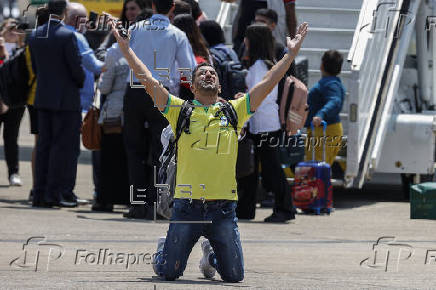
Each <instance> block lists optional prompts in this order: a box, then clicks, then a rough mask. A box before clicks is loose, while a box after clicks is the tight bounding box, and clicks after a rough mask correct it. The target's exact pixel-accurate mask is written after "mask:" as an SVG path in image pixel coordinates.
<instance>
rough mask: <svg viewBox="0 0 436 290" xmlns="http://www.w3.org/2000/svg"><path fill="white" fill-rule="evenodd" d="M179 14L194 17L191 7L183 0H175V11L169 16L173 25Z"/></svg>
mask: <svg viewBox="0 0 436 290" xmlns="http://www.w3.org/2000/svg"><path fill="white" fill-rule="evenodd" d="M179 14H190V15H192V8H191V5H189V4H188V3H186V2H185V1H183V0H174V11H173V12H172V13H171V14H170V15H169V19H170V21H171V23H173V20H174V17H176V16H177V15H179Z"/></svg>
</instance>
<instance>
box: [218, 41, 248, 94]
mask: <svg viewBox="0 0 436 290" xmlns="http://www.w3.org/2000/svg"><path fill="white" fill-rule="evenodd" d="M210 53H211V54H212V57H213V61H214V66H215V69H216V71H217V74H218V78H219V80H220V84H221V93H220V97H222V98H223V99H226V100H229V99H233V96H234V95H236V94H237V93H240V92H245V91H246V88H247V87H246V85H245V76H246V75H247V70H246V69H244V67H243V65H242V64H241V62H240V61H239V60H238V59H232V57H231V55H230V54H229V53H228V52H227V51H226V49H224V48H217V47H215V48H210Z"/></svg>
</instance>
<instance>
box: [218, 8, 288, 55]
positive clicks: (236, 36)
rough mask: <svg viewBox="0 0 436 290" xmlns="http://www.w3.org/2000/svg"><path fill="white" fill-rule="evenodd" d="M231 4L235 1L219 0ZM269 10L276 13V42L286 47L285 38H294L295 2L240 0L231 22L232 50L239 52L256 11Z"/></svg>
mask: <svg viewBox="0 0 436 290" xmlns="http://www.w3.org/2000/svg"><path fill="white" fill-rule="evenodd" d="M221 1H222V2H230V3H233V2H235V1H236V0H221ZM262 8H269V9H272V10H275V11H276V12H277V13H278V25H277V28H276V29H274V33H273V34H274V37H275V39H276V40H277V41H279V42H281V43H282V44H283V45H286V36H288V35H290V36H291V37H294V35H295V31H296V28H297V17H296V14H295V0H240V2H239V7H238V12H237V14H236V18H235V20H234V22H233V33H232V34H233V48H234V49H235V51H239V49H240V46H241V45H242V44H243V40H244V35H245V30H246V29H247V26H248V25H250V24H251V23H252V22H253V20H254V18H255V12H256V10H258V9H262Z"/></svg>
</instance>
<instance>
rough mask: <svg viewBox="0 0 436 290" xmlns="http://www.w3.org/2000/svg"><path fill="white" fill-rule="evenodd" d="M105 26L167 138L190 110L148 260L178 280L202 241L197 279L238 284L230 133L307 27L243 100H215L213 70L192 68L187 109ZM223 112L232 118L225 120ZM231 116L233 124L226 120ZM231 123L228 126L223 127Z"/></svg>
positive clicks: (268, 87) (233, 135)
mask: <svg viewBox="0 0 436 290" xmlns="http://www.w3.org/2000/svg"><path fill="white" fill-rule="evenodd" d="M111 25H112V31H113V34H114V36H115V37H116V39H117V41H118V44H119V47H120V50H121V51H122V53H123V55H124V57H125V58H126V60H127V62H128V63H129V66H130V68H131V69H132V70H133V72H134V73H135V75H136V76H137V77H138V79H139V80H140V82H141V84H142V85H144V86H145V89H146V90H147V92H148V94H149V95H150V99H152V100H153V102H154V105H155V106H156V107H157V108H159V109H160V112H161V113H162V114H163V115H164V116H165V118H166V119H167V120H168V122H169V124H170V125H171V128H172V129H173V132H176V131H178V130H177V127H178V126H177V124H178V123H179V122H178V120H179V118H180V114H181V112H182V110H183V108H182V107H184V108H186V107H189V108H191V114H190V118H189V119H184V120H185V122H184V125H183V127H182V128H183V130H182V133H181V135H180V137H179V138H178V140H176V143H175V146H176V159H177V175H176V186H175V195H174V204H173V208H172V215H171V221H172V222H171V223H170V225H169V230H168V233H167V237H166V238H160V239H159V241H158V247H157V253H156V254H155V255H154V257H153V269H154V271H155V272H156V273H157V274H158V275H159V276H161V277H163V278H164V279H165V280H175V279H177V278H178V277H180V276H181V275H183V272H184V270H185V268H186V264H187V260H188V257H189V254H190V252H191V250H192V248H193V246H194V245H195V244H196V242H197V241H198V239H199V238H200V237H201V236H205V237H206V238H207V240H204V241H203V242H202V245H201V246H202V250H203V258H202V259H201V261H200V270H201V272H202V273H203V275H204V276H205V277H206V278H212V277H213V276H214V275H215V272H216V271H218V273H219V274H220V275H221V278H222V279H223V280H224V281H226V282H239V281H241V280H243V279H244V262H243V253H242V246H241V241H240V235H239V230H238V225H237V218H236V213H235V208H236V201H237V199H238V195H237V187H236V177H235V175H236V172H235V171H236V157H237V156H236V155H237V149H238V145H237V144H238V135H239V133H240V130H241V128H242V126H243V124H244V123H245V122H246V121H247V120H248V119H249V118H250V116H251V114H252V113H253V112H254V111H256V109H257V108H258V107H259V106H260V105H261V104H262V102H263V100H264V99H265V98H266V97H267V96H268V95H269V94H270V92H271V91H272V90H273V89H274V87H275V86H276V85H277V84H278V82H279V81H280V79H281V78H282V77H283V76H284V75H285V72H286V71H287V70H288V68H289V66H290V65H291V63H292V61H293V59H294V58H295V56H296V55H297V54H298V52H299V50H300V47H301V45H302V43H303V40H304V37H305V36H306V33H307V28H308V25H307V23H304V24H302V25H301V26H300V27H299V29H298V33H297V36H296V37H295V38H294V39H292V40H291V39H290V38H288V41H287V46H288V48H289V51H290V53H289V54H286V55H285V56H284V57H283V58H282V60H280V61H279V62H278V63H277V64H276V65H274V66H273V67H272V68H271V69H270V70H269V71H268V72H267V73H266V75H265V76H264V78H263V79H262V80H261V81H260V82H259V83H258V84H257V85H256V86H254V87H253V88H252V89H250V91H249V92H248V93H247V94H245V95H244V96H243V97H240V98H238V99H236V100H230V101H229V102H228V103H222V102H219V101H218V93H219V90H220V84H219V79H218V77H217V72H216V71H215V69H214V68H213V67H212V66H211V64H207V63H203V64H200V65H198V66H197V67H196V68H195V69H194V71H193V72H192V80H191V81H192V91H193V93H194V97H195V98H194V100H193V101H192V104H191V105H187V104H188V101H184V100H182V99H180V98H177V97H175V96H174V95H171V94H170V93H169V92H168V90H167V89H166V88H165V87H163V86H162V85H160V83H159V81H158V80H156V79H155V78H154V77H153V75H152V73H151V71H150V70H149V68H147V66H146V65H145V64H144V63H143V62H142V61H141V60H140V59H139V58H138V57H137V56H136V55H135V53H134V51H133V50H132V49H131V48H130V47H129V39H128V37H126V38H123V37H121V36H120V34H119V33H118V31H117V30H116V28H115V27H116V26H115V23H114V21H113V20H112V21H111ZM193 105H195V107H194V106H193ZM226 108H227V109H226ZM231 108H233V109H232V110H234V111H236V114H229V111H230V110H231ZM183 111H185V110H183ZM234 116H236V117H237V119H238V121H237V122H235V120H233V119H234ZM182 117H183V116H182ZM235 123H236V124H237V125H236V126H232V125H231V124H235Z"/></svg>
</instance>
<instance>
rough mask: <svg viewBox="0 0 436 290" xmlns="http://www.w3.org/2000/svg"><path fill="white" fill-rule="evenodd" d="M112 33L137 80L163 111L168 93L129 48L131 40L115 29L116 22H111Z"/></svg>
mask: <svg viewBox="0 0 436 290" xmlns="http://www.w3.org/2000/svg"><path fill="white" fill-rule="evenodd" d="M110 23H111V26H112V33H113V34H114V36H115V38H116V40H117V42H118V46H119V47H120V50H121V52H122V54H123V56H124V57H125V59H126V60H127V62H128V63H129V67H130V68H131V69H132V70H133V73H134V74H135V76H136V78H137V79H138V80H139V81H140V82H141V84H142V85H144V86H145V90H146V91H147V93H148V94H149V95H150V97H151V98H152V99H153V102H154V104H155V105H156V106H157V107H158V109H159V110H161V111H163V110H164V109H165V106H166V105H167V102H168V91H167V90H166V89H165V88H164V87H163V86H162V85H161V84H160V83H159V81H158V80H156V79H155V78H153V75H152V74H151V72H150V70H149V69H148V68H147V66H146V65H145V64H144V63H143V62H142V61H141V60H140V59H139V58H138V57H137V56H136V54H135V52H134V51H133V50H132V49H131V48H130V47H129V39H128V38H123V37H121V36H120V34H119V33H118V30H117V29H116V28H115V27H116V26H115V20H110Z"/></svg>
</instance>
